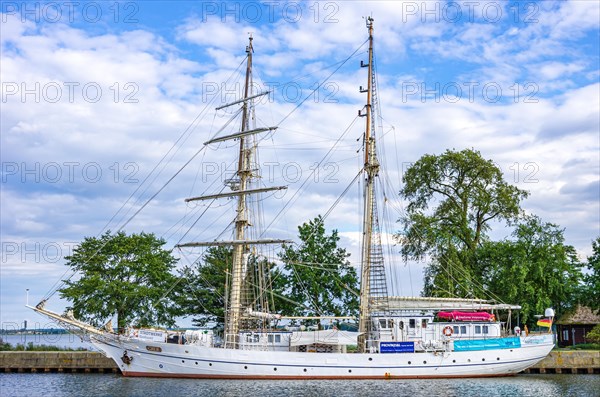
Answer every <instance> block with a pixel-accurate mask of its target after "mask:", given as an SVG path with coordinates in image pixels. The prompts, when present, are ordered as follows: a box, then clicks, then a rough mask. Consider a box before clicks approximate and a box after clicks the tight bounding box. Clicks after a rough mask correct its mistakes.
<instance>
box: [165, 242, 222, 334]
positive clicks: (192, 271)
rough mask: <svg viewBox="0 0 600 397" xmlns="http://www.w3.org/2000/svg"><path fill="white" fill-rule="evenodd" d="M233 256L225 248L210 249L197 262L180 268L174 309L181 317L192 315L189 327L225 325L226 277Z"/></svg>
mask: <svg viewBox="0 0 600 397" xmlns="http://www.w3.org/2000/svg"><path fill="white" fill-rule="evenodd" d="M232 257H233V253H232V250H231V248H229V247H211V248H209V249H208V250H206V252H205V253H204V255H203V256H202V259H201V260H200V261H197V262H195V263H194V264H193V265H192V266H186V267H184V268H183V271H182V274H181V276H182V277H183V278H184V280H185V281H183V282H182V284H183V285H182V288H181V295H179V297H178V302H177V303H178V305H179V308H180V314H181V315H188V314H191V315H196V316H199V317H193V318H192V323H193V324H194V325H196V326H200V327H205V326H206V325H207V324H209V323H216V325H217V328H218V327H221V328H222V327H223V323H224V321H225V309H224V308H225V299H226V298H225V290H226V283H227V274H228V273H229V272H230V271H231V261H232Z"/></svg>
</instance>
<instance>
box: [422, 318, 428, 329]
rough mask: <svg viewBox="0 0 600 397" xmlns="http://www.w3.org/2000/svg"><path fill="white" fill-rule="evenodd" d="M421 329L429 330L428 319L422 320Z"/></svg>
mask: <svg viewBox="0 0 600 397" xmlns="http://www.w3.org/2000/svg"><path fill="white" fill-rule="evenodd" d="M421 328H427V319H426V318H424V319H422V320H421Z"/></svg>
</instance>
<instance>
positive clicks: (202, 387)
mask: <svg viewBox="0 0 600 397" xmlns="http://www.w3.org/2000/svg"><path fill="white" fill-rule="evenodd" d="M0 395H2V396H3V397H4V396H6V397H11V396H15V397H17V396H22V397H36V396H44V397H55V396H56V397H59V396H78V397H79V396H140V397H151V396H223V397H235V396H243V397H251V396H260V397H289V396H306V397H312V396H314V397H327V396H335V397H342V396H410V397H425V396H426V397H434V396H444V397H509V396H514V397H530V396H531V397H551V396H560V397H562V396H573V397H588V396H590V397H598V396H600V376H598V375H518V376H513V377H506V378H489V379H485V378H482V379H433V380H419V379H416V380H372V381H371V380H352V381H348V380H339V381H271V380H265V381H257V380H197V379H166V378H165V379H154V378H124V377H122V376H121V375H115V374H82V373H78V374H68V373H62V374H61V373H48V374H44V373H35V374H30V373H23V374H20V373H2V374H0Z"/></svg>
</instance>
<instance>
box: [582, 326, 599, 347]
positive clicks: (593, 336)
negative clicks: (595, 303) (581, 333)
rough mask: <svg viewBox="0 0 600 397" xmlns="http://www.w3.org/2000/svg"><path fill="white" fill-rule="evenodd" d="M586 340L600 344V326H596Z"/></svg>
mask: <svg viewBox="0 0 600 397" xmlns="http://www.w3.org/2000/svg"><path fill="white" fill-rule="evenodd" d="M585 338H586V339H587V340H588V341H590V342H592V343H600V324H598V325H596V326H595V327H594V328H592V330H591V331H590V332H588V333H587V335H586V336H585Z"/></svg>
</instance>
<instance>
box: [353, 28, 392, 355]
mask: <svg viewBox="0 0 600 397" xmlns="http://www.w3.org/2000/svg"><path fill="white" fill-rule="evenodd" d="M366 23H367V28H368V29H369V60H368V64H364V63H363V62H361V66H362V67H367V68H368V81H367V88H366V89H363V88H362V86H361V87H360V91H361V92H363V93H364V92H366V93H367V104H366V105H365V108H364V109H365V112H364V113H362V112H361V111H359V112H358V114H359V116H361V117H365V135H364V167H363V172H364V178H365V180H364V181H365V183H364V192H363V199H364V208H363V225H362V228H363V230H362V232H363V233H362V251H361V283H360V312H359V326H358V332H359V346H358V347H359V350H360V351H362V352H366V351H369V350H372V349H373V348H376V346H374V343H373V341H374V339H376V335H375V333H374V332H373V331H374V330H373V322H372V316H373V314H374V313H373V310H374V308H375V307H378V308H379V309H378V311H383V312H386V311H387V309H386V307H387V283H386V279H385V267H384V262H383V250H382V247H381V233H380V229H379V217H378V214H377V198H376V195H375V178H376V177H377V175H378V174H379V161H378V160H377V150H376V147H375V134H374V130H375V128H374V126H375V122H374V121H375V118H374V116H373V110H374V108H375V105H376V96H375V95H374V91H375V86H376V84H375V83H376V80H375V75H374V70H373V65H374V57H373V18H371V17H367V21H366ZM382 308H383V310H382Z"/></svg>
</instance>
